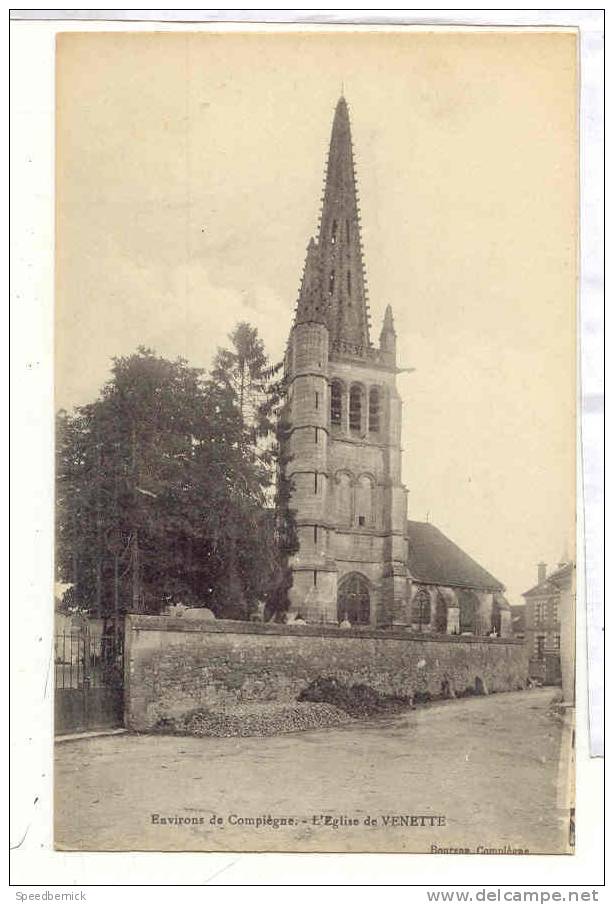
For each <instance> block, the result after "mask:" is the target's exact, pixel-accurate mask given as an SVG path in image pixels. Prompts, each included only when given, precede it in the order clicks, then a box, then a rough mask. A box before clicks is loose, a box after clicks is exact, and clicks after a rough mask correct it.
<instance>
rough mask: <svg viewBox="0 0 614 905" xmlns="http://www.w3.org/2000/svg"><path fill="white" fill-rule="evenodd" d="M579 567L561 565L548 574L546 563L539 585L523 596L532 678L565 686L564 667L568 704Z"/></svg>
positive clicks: (541, 567) (541, 566)
mask: <svg viewBox="0 0 614 905" xmlns="http://www.w3.org/2000/svg"><path fill="white" fill-rule="evenodd" d="M574 575H575V566H574V564H573V563H572V562H560V563H559V564H558V566H557V567H556V569H555V570H554V571H552V572H551V573H550V574H548V573H547V566H546V563H543V562H541V563H539V565H538V567H537V584H536V585H535V586H534V587H532V588H531V589H530V590H528V591H525V593H524V594H523V595H522V596H523V597H524V599H525V601H526V603H525V644H526V646H527V649H528V652H529V675H530V677H531V678H532V679H533V680H535V681H538V682H542V683H543V684H544V685H561V684H563V668H562V667H563V665H564V666H565V670H566V678H567V675H568V674H571V677H572V678H571V680H568V681H567V683H566V688H565V691H567V695H565V697H566V699H567V700H570V697H569V696H570V695H571V699H572V698H573V690H572V687H570V685H569V682H570V681H571V683H572V686H573V660H574V657H573V646H574V606H573V582H574Z"/></svg>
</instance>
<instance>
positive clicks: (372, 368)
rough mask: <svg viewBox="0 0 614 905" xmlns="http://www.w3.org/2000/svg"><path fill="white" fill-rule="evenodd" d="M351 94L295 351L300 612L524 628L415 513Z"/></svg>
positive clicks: (433, 625)
mask: <svg viewBox="0 0 614 905" xmlns="http://www.w3.org/2000/svg"><path fill="white" fill-rule="evenodd" d="M360 219H361V218H360V210H359V204H358V195H357V187H356V176H355V171H354V157H353V149H352V139H351V130H350V118H349V111H348V105H347V103H346V101H345V98H343V97H342V98H341V99H340V100H339V102H338V104H337V107H336V110H335V115H334V120H333V127H332V136H331V141H330V150H329V155H328V164H327V172H326V181H325V188H324V196H323V202H322V212H321V217H320V225H319V231H318V235H317V238H312V239H311V240H310V241H309V245H308V248H307V255H306V260H305V266H304V270H303V276H302V282H301V286H300V290H299V295H298V301H297V305H296V311H295V317H294V323H293V326H292V329H291V332H290V337H289V340H288V345H287V349H286V356H285V375H286V380H287V385H288V402H287V406H286V412H285V414H286V417H287V420H288V424H289V432H288V433H289V438H288V441H287V444H288V446H287V453H288V462H289V464H288V466H287V472H286V474H287V476H288V477H289V478H290V479H291V483H292V500H291V507H292V509H293V510H294V511H295V515H296V524H297V533H298V540H299V550H298V552H297V553H296V555H295V556H294V557H293V558H292V560H291V563H290V567H291V569H292V587H291V589H290V594H289V596H290V612H291V614H292V613H297V612H300V613H301V614H303V615H304V616H305V617H306V618H307V620H308V621H309V622H319V623H329V624H330V623H338V624H339V623H342V622H346V621H349V622H350V623H352V624H353V625H360V624H364V625H384V626H395V625H401V626H405V627H409V628H412V629H415V630H417V631H420V632H439V633H447V634H476V635H493V636H494V635H495V634H496V635H498V636H505V637H508V636H509V635H510V632H511V619H510V608H509V604H508V603H507V601H506V600H505V597H504V596H503V591H504V587H503V585H502V584H501V583H500V582H499V581H498V580H497V579H496V578H494V577H493V576H492V575H490V574H489V573H488V572H487V571H486V570H485V569H483V568H482V567H481V566H480V565H478V563H476V562H475V561H474V560H473V559H471V557H469V556H468V555H467V554H466V553H464V552H463V551H462V550H461V549H460V548H459V547H457V546H456V545H455V544H454V543H453V542H452V541H450V540H449V539H448V538H446V537H445V536H444V535H443V534H442V533H441V532H440V531H439V530H438V529H437V528H435V526H434V525H432V524H429V523H422V522H415V521H408V520H407V489H406V487H405V486H404V485H403V482H402V478H401V466H402V450H401V422H402V401H401V397H400V395H399V392H398V389H397V376H398V374H399V373H401V372H402V371H403V370H407V369H404V368H402V367H401V366H400V365H399V362H398V360H397V342H396V332H395V326H394V318H393V314H392V308H391V307H390V305H388V306H386V308H385V313H384V317H383V322H382V328H381V332H380V336H379V342H378V343H376V344H375V343H373V342H372V339H371V335H370V316H369V309H368V292H367V282H366V276H365V269H364V262H363V248H362V239H361V226H360Z"/></svg>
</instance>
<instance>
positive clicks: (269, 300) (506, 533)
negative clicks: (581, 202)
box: [56, 30, 577, 603]
mask: <svg viewBox="0 0 614 905" xmlns="http://www.w3.org/2000/svg"><path fill="white" fill-rule="evenodd" d="M575 79H576V69H575V45H574V37H573V35H572V34H571V33H560V32H559V33H549V34H548V33H535V32H533V33H527V32H523V31H520V30H515V31H514V32H506V33H492V32H487V31H480V32H479V33H474V32H470V31H468V32H465V33H458V32H457V33H454V34H445V33H441V32H440V33H424V32H422V33H416V32H414V33H411V32H406V33H404V34H403V35H400V34H388V35H382V34H379V35H375V34H373V33H364V34H362V35H359V36H357V35H346V34H343V33H337V34H335V35H333V36H331V35H324V34H319V35H316V34H312V35H297V34H294V35H280V34H276V35H267V36H265V35H252V36H249V37H246V36H242V35H229V34H225V35H222V34H218V35H203V34H200V35H195V34H192V35H190V34H158V35H152V34H149V35H140V34H139V35H135V34H116V33H115V34H107V35H105V34H100V33H99V34H89V35H86V34H83V35H79V34H72V35H68V36H65V37H62V38H61V39H60V44H59V48H58V236H57V266H58V270H57V310H58V317H57V350H58V373H57V386H56V400H57V404H58V406H65V407H71V406H72V405H75V404H81V403H84V402H87V401H89V400H90V399H92V398H93V397H94V396H95V395H96V393H97V392H98V390H99V388H100V386H101V385H102V383H103V382H104V380H105V379H106V377H107V376H108V367H109V360H110V358H111V356H113V355H121V354H129V353H130V352H132V351H134V350H135V348H136V347H137V345H139V344H144V345H150V346H153V347H154V348H155V349H156V351H157V352H159V353H160V354H162V355H166V356H169V357H175V356H177V355H182V356H184V357H185V358H187V359H188V360H189V362H190V363H191V364H193V365H197V366H202V367H208V366H209V364H210V362H211V358H212V356H213V354H214V352H215V349H216V347H217V345H219V344H224V343H225V341H226V335H227V333H228V332H229V331H230V330H231V329H232V327H233V325H234V323H235V322H236V321H237V320H239V319H246V320H249V321H250V322H251V323H253V324H255V325H256V326H257V327H258V328H259V330H260V332H261V334H262V336H263V338H264V340H265V342H266V344H267V348H268V349H269V351H270V353H271V356H272V357H273V358H276V357H278V356H279V355H280V354H281V351H282V349H283V346H284V344H285V340H286V337H287V333H288V330H289V327H290V322H291V316H292V311H293V308H294V303H295V300H296V295H297V291H298V286H299V280H300V274H301V269H302V265H303V260H304V254H305V250H306V247H307V242H308V239H309V236H310V235H312V234H313V233H315V231H316V224H317V216H318V209H319V197H320V194H321V188H322V178H323V171H324V160H325V155H326V151H327V146H328V140H329V135H330V127H331V123H332V115H333V110H334V105H335V103H336V101H337V98H338V95H339V91H340V86H341V82H342V81H343V82H344V84H345V94H346V97H347V100H348V103H349V106H350V115H351V119H352V130H353V138H354V150H355V158H356V168H357V175H358V184H359V192H360V198H361V208H362V217H363V244H364V248H365V260H366V266H367V278H368V284H369V289H370V298H371V313H372V319H373V332H374V336H373V338H374V339H377V336H378V334H379V328H380V323H381V317H382V315H383V311H384V308H385V305H386V304H387V303H391V304H392V306H393V310H394V313H395V318H396V326H397V331H398V334H399V348H400V357H401V359H402V361H401V363H402V364H404V365H407V366H411V367H415V368H416V369H417V370H416V372H415V373H413V374H410V375H401V376H400V377H399V387H400V391H401V395H402V397H403V400H404V431H403V443H404V448H405V457H404V478H405V482H406V484H407V486H408V487H409V490H410V497H409V516H410V518H416V519H424V518H425V517H426V514H427V512H428V513H429V517H430V520H431V521H433V522H434V523H435V524H437V525H438V527H439V528H441V529H442V530H443V531H444V532H445V533H446V534H448V535H449V536H450V537H451V538H452V539H453V540H454V541H456V542H457V543H459V544H460V545H461V546H462V547H463V548H464V549H465V550H466V551H467V552H468V553H470V554H471V555H473V556H474V557H475V558H476V559H477V560H478V561H479V562H480V563H481V564H482V565H483V566H484V567H486V568H487V569H488V570H489V571H491V572H492V573H493V574H494V575H495V576H496V577H497V578H499V579H500V580H501V581H502V582H503V583H504V584H505V585H506V586H507V588H508V596H509V598H510V600H511V602H512V603H516V602H520V598H519V595H520V593H521V592H522V591H523V590H527V589H528V588H529V587H530V586H531V585H532V584H533V583H534V581H535V575H536V565H535V564H536V563H537V562H538V560H540V559H542V558H543V559H545V560H546V561H547V562H548V563H549V564H550V565H554V564H555V563H556V561H557V560H558V558H559V557H560V555H561V553H562V551H563V549H564V548H565V546H567V549H568V551H569V553H572V552H573V539H574V534H575V527H574V485H575V470H574V469H575V463H574V454H575V421H574V406H575V330H574V327H575V281H576V179H577V173H576V166H577V161H576V143H575V142H576V136H575V127H576V123H575V110H576V100H575V90H576V82H575Z"/></svg>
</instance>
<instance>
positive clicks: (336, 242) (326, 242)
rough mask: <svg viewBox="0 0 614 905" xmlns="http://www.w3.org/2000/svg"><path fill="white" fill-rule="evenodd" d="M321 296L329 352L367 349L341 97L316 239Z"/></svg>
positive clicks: (359, 254)
mask: <svg viewBox="0 0 614 905" xmlns="http://www.w3.org/2000/svg"><path fill="white" fill-rule="evenodd" d="M318 250H319V257H320V276H321V280H322V294H323V299H324V302H325V304H326V307H327V315H328V318H327V319H328V325H329V330H330V338H331V344H332V345H331V348H332V349H333V350H334V348H335V344H337V345H339V346H341V347H342V348H343V347H345V351H349V350H350V349H351V348H352V347H353V348H354V349H356V350H359V349H367V348H369V346H370V340H369V316H368V312H367V301H366V295H367V293H366V286H365V278H364V272H363V262H362V247H361V240H360V215H359V207H358V196H357V191H356V177H355V173H354V158H353V153H352V137H351V132H350V117H349V112H348V106H347V103H346V101H345V98H344V97H341V98H340V99H339V101H338V103H337V107H336V109H335V117H334V120H333V130H332V135H331V140H330V150H329V154H328V166H327V171H326V183H325V188H324V199H323V204H322V216H321V220H320V231H319V235H318Z"/></svg>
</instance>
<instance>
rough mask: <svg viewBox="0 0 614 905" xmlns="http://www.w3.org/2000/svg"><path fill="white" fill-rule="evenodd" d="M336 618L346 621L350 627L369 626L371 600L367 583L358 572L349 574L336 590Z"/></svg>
mask: <svg viewBox="0 0 614 905" xmlns="http://www.w3.org/2000/svg"><path fill="white" fill-rule="evenodd" d="M337 618H338V620H339V622H343V620H344V619H348V620H349V621H350V622H351V623H352V625H355V624H357V625H369V622H370V621H371V600H370V595H369V582H368V581H367V579H366V578H365V577H364V575H360V574H359V573H358V572H351V573H350V574H349V575H346V576H345V577H344V578H342V579H341V581H340V582H339V588H338V590H337Z"/></svg>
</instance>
